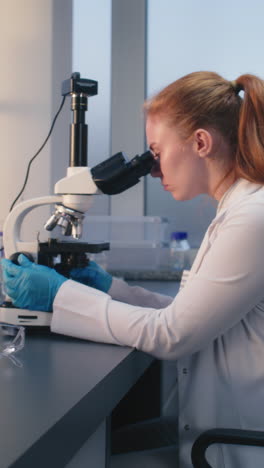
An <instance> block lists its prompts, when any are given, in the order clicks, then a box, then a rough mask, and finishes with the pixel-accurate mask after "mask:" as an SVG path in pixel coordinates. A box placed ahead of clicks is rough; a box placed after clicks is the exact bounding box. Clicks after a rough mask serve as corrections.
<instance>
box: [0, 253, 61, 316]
mask: <svg viewBox="0 0 264 468" xmlns="http://www.w3.org/2000/svg"><path fill="white" fill-rule="evenodd" d="M18 263H19V265H15V264H14V263H13V262H11V260H6V259H3V260H2V261H1V265H2V270H3V280H4V289H5V291H6V293H7V295H8V296H9V297H10V299H11V300H12V302H13V304H14V306H16V307H20V308H21V309H29V310H42V311H47V312H50V311H52V304H53V301H54V298H55V296H56V294H57V292H58V290H59V288H60V286H61V285H62V283H64V281H67V278H65V277H64V276H62V275H60V274H59V273H57V272H56V271H55V270H53V269H52V268H49V267H46V266H44V265H38V264H36V263H33V262H31V261H30V260H28V258H27V257H25V256H24V255H22V254H20V255H19V256H18Z"/></svg>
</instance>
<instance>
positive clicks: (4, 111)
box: [0, 0, 72, 236]
mask: <svg viewBox="0 0 264 468" xmlns="http://www.w3.org/2000/svg"><path fill="white" fill-rule="evenodd" d="M0 7H1V27H0V44H1V46H0V47H1V49H0V53H1V74H0V129H1V130H0V137H1V156H0V158H1V183H0V200H1V203H0V220H2V219H4V218H5V217H6V215H7V214H8V211H9V208H10V205H11V203H12V201H13V200H14V198H15V197H16V195H17V194H18V192H19V190H20V189H21V187H22V184H23V182H24V177H25V174H26V167H27V163H28V162H29V160H30V158H31V157H32V156H33V155H34V153H35V152H36V151H37V150H38V148H39V147H40V145H41V144H42V143H43V141H44V139H45V138H46V136H47V133H48V130H49V128H50V125H51V121H52V118H53V116H54V114H55V112H56V110H57V108H58V106H59V104H60V101H61V94H60V93H61V81H62V80H63V79H66V78H67V77H68V76H70V73H71V56H72V53H71V43H72V39H71V36H72V34H71V0H45V1H43V0H23V1H18V0H9V1H8V2H7V1H5V0H0ZM66 122H67V123H66ZM68 123H69V111H68V109H67V105H66V104H65V109H64V111H63V113H62V115H61V116H60V118H59V121H58V123H57V124H56V127H55V129H54V132H53V135H52V138H51V140H50V141H49V142H48V144H47V146H46V147H45V149H44V150H43V152H42V153H41V154H40V155H39V156H38V158H37V159H36V161H35V162H34V163H33V166H32V171H31V173H30V177H29V182H28V185H27V187H26V190H25V192H24V194H23V196H22V198H21V200H22V199H23V198H24V199H26V198H32V197H36V196H42V195H46V194H49V193H52V191H53V183H54V181H55V180H56V179H58V177H62V176H64V175H65V168H66V166H67V165H68V147H69V144H68V142H69V138H68V133H69V128H68ZM42 213H44V218H43V214H42ZM45 216H46V210H44V212H43V209H40V210H39V211H38V212H37V210H36V212H35V215H34V216H33V215H32V216H31V217H30V220H28V229H26V231H27V235H29V236H32V234H33V236H35V231H37V230H38V229H40V228H41V226H42V225H43V223H44V222H45V221H46V219H45Z"/></svg>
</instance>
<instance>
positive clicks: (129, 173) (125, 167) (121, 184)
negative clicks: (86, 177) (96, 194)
mask: <svg viewBox="0 0 264 468" xmlns="http://www.w3.org/2000/svg"><path fill="white" fill-rule="evenodd" d="M153 164H154V158H153V155H152V153H151V152H150V151H146V152H145V153H143V154H142V155H141V156H138V155H137V156H135V157H134V158H133V159H131V160H130V161H129V160H128V158H127V157H126V155H125V154H124V153H123V152H119V153H116V154H114V156H111V157H110V158H108V159H106V160H105V161H103V162H102V163H100V164H98V165H97V166H94V167H93V168H92V169H91V174H92V177H93V181H94V183H95V184H96V185H97V187H98V188H99V189H100V190H101V192H103V193H105V194H107V195H115V194H118V193H122V192H124V191H125V190H127V189H128V188H130V187H133V186H134V185H136V184H137V183H138V182H139V179H140V177H142V176H145V175H147V174H149V173H150V171H151V168H152V166H153Z"/></svg>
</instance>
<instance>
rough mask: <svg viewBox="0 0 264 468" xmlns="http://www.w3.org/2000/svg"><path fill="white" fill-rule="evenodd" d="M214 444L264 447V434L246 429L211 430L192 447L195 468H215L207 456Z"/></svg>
mask: <svg viewBox="0 0 264 468" xmlns="http://www.w3.org/2000/svg"><path fill="white" fill-rule="evenodd" d="M212 444H229V445H251V446H252V445H253V446H257V447H264V432H262V431H250V430H244V429H210V430H208V431H205V432H203V433H202V434H201V435H200V436H199V437H197V439H196V440H195V442H194V443H193V446H192V452H191V457H192V464H193V467H194V468H213V467H212V466H211V465H210V464H209V463H208V462H207V460H206V456H205V453H206V450H207V448H208V447H209V446H210V445H212ZM263 457H264V453H263ZM263 465H264V463H263ZM234 468H236V467H234Z"/></svg>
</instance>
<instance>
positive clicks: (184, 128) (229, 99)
mask: <svg viewBox="0 0 264 468" xmlns="http://www.w3.org/2000/svg"><path fill="white" fill-rule="evenodd" d="M240 90H243V91H244V96H243V98H242V97H240V96H239V94H238V93H239V91H240ZM145 111H146V115H147V116H158V117H161V118H162V119H163V120H165V122H167V123H168V125H170V126H174V125H175V126H176V125H177V127H178V129H179V130H180V132H181V134H182V136H183V138H188V137H190V136H191V135H192V133H193V132H194V131H195V130H196V129H198V128H208V129H209V128H213V129H215V130H217V131H218V132H219V133H220V134H221V135H222V136H223V138H224V139H225V141H226V142H227V143H228V145H229V146H230V149H231V153H232V155H233V159H232V161H230V163H231V166H232V168H233V169H234V170H235V173H236V175H237V176H239V177H244V178H245V179H248V180H250V181H252V182H257V183H262V184H263V183H264V81H263V80H261V79H260V78H258V77H257V76H255V75H249V74H247V75H241V76H240V77H239V78H238V79H237V80H236V81H235V82H230V81H228V80H225V79H224V78H222V77H221V76H220V75H218V74H217V73H213V72H206V71H205V72H195V73H190V74H189V75H186V76H184V77H182V78H180V79H178V80H177V81H174V82H173V83H171V84H170V85H169V86H167V87H166V88H164V89H163V90H162V91H160V92H159V93H158V94H157V95H156V96H154V97H153V98H152V99H150V100H148V101H146V103H145Z"/></svg>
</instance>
